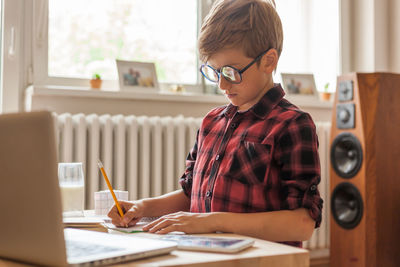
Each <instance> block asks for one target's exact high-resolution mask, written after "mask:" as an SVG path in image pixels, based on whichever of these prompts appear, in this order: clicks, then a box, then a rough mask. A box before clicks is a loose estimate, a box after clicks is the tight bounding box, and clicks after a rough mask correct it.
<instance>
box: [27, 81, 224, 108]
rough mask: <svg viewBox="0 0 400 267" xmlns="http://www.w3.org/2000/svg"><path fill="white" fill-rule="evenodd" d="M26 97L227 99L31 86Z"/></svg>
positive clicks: (199, 101)
mask: <svg viewBox="0 0 400 267" xmlns="http://www.w3.org/2000/svg"><path fill="white" fill-rule="evenodd" d="M26 95H27V96H28V97H29V96H33V95H36V96H38V95H42V96H58V97H60V96H61V97H62V96H65V97H82V98H107V99H110V98H112V99H124V100H129V99H136V100H152V101H173V102H176V101H179V102H196V103H215V104H221V105H224V104H226V103H227V99H226V98H225V97H224V96H223V95H212V94H199V93H188V92H182V93H172V92H171V93H169V92H159V91H155V92H143V91H113V90H95V89H89V88H87V87H72V86H54V85H52V86H29V87H28V88H27V90H26Z"/></svg>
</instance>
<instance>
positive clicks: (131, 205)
mask: <svg viewBox="0 0 400 267" xmlns="http://www.w3.org/2000/svg"><path fill="white" fill-rule="evenodd" d="M118 203H119V205H120V206H121V209H122V212H123V213H124V217H122V218H121V216H120V215H119V213H118V209H117V206H115V205H114V206H113V207H112V208H111V209H110V211H109V212H108V214H107V216H108V217H110V218H111V222H112V223H113V224H114V225H115V226H118V227H131V226H134V225H135V224H136V223H137V222H138V221H139V220H140V219H141V218H142V217H143V210H144V208H143V205H142V203H141V202H140V201H135V202H133V201H132V202H131V201H118Z"/></svg>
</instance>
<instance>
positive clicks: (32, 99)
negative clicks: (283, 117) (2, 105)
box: [25, 86, 332, 121]
mask: <svg viewBox="0 0 400 267" xmlns="http://www.w3.org/2000/svg"><path fill="white" fill-rule="evenodd" d="M25 93H26V94H25V110H26V111H31V110H40V109H47V110H50V111H54V112H56V113H65V112H69V113H84V114H90V113H97V114H105V113H109V114H125V115H126V114H135V115H148V116H176V115H179V114H182V115H184V116H193V117H203V116H204V115H205V114H207V112H208V111H210V110H211V109H212V108H214V107H217V106H222V105H225V104H227V103H228V100H227V99H226V97H225V96H223V95H213V94H199V93H192V92H190V93H189V92H186V93H169V92H163V91H162V92H158V91H157V92H142V91H141V92H139V91H111V90H91V89H89V88H87V87H70V86H30V87H28V88H27V90H26V92H25ZM287 99H288V100H289V101H291V102H292V103H294V104H295V105H297V106H299V107H300V108H301V109H303V110H304V111H306V112H309V113H310V114H311V116H312V117H313V118H314V120H319V121H321V120H322V121H330V120H331V110H332V102H323V101H320V100H319V99H317V98H307V97H301V96H290V95H289V96H287Z"/></svg>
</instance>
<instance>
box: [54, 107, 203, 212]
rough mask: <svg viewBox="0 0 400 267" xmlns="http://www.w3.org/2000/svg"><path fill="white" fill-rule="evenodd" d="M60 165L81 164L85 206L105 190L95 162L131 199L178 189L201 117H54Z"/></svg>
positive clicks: (66, 114)
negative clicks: (66, 163)
mask: <svg viewBox="0 0 400 267" xmlns="http://www.w3.org/2000/svg"><path fill="white" fill-rule="evenodd" d="M54 120H55V125H56V137H57V142H58V156H59V161H60V162H74V161H77V162H82V163H83V166H84V168H85V169H84V173H85V180H86V182H85V187H86V188H85V191H86V192H85V193H86V194H85V195H86V199H85V201H86V208H88V209H93V208H94V198H93V194H94V192H96V191H99V190H105V189H107V186H106V184H105V181H104V178H103V177H102V176H101V173H100V172H99V168H98V166H97V159H100V160H101V161H102V162H103V164H104V167H105V171H106V172H107V174H108V177H109V179H110V182H111V183H112V185H113V187H114V189H117V190H127V191H129V198H130V199H138V198H144V197H152V196H158V195H161V194H164V193H167V192H171V191H173V190H176V189H178V188H179V185H178V180H179V177H180V176H181V175H182V173H183V171H184V168H185V159H186V156H187V154H188V152H189V150H190V149H191V147H192V146H193V144H194V141H195V138H196V132H197V129H198V128H199V126H200V123H201V119H200V118H190V117H189V118H184V117H183V116H177V117H145V116H139V117H136V116H133V115H132V116H123V115H115V116H110V115H101V116H99V115H96V114H91V115H84V114H76V115H71V114H69V113H65V114H61V115H57V114H54Z"/></svg>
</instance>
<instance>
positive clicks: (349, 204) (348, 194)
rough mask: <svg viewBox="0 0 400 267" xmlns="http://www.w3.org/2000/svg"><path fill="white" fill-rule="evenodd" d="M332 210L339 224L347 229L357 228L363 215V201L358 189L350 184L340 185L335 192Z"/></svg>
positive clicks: (332, 199)
mask: <svg viewBox="0 0 400 267" xmlns="http://www.w3.org/2000/svg"><path fill="white" fill-rule="evenodd" d="M331 208H332V215H333V218H334V219H335V221H336V222H337V224H339V225H340V226H341V227H343V228H346V229H352V228H354V227H356V226H357V225H358V224H359V223H360V221H361V218H362V215H363V201H362V198H361V194H360V192H359V191H358V189H357V187H355V186H354V185H352V184H350V183H341V184H339V185H338V186H337V187H336V188H335V189H334V190H333V193H332V198H331Z"/></svg>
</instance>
